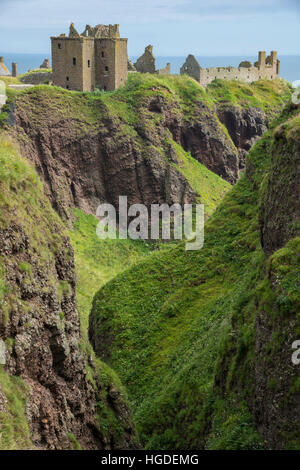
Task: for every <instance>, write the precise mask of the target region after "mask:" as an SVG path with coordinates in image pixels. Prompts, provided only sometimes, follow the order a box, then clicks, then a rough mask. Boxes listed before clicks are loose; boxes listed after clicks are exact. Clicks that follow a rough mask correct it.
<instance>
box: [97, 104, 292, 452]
mask: <svg viewBox="0 0 300 470" xmlns="http://www.w3.org/2000/svg"><path fill="white" fill-rule="evenodd" d="M299 128H300V121H299V109H294V108H293V106H291V107H287V109H286V110H285V111H284V112H283V114H282V115H281V116H280V118H278V120H277V121H275V122H273V123H272V125H271V130H270V131H268V132H267V133H266V134H265V135H264V136H263V137H262V138H261V139H260V141H259V142H257V143H256V144H255V146H254V147H253V148H252V149H251V150H250V153H249V156H248V157H247V164H246V171H245V173H244V174H243V176H242V178H241V179H240V180H239V181H238V183H237V184H236V185H235V186H234V187H233V189H232V190H231V191H230V192H229V193H228V194H227V195H226V197H225V199H224V201H223V202H222V203H221V204H220V205H219V207H218V208H217V210H216V211H215V213H214V214H213V215H212V216H211V218H210V219H209V221H208V222H207V223H206V226H205V243H204V246H203V248H202V249H201V250H199V251H196V252H193V253H189V252H186V251H185V249H184V246H177V247H175V248H174V247H173V248H170V249H169V250H168V251H166V252H164V253H156V254H155V255H152V256H151V257H149V258H148V259H147V258H146V259H145V260H143V261H142V262H140V263H139V264H137V265H135V266H134V268H131V269H129V270H128V271H126V272H125V273H122V275H120V276H117V277H116V278H115V279H113V280H112V281H111V282H109V283H107V284H106V285H105V286H104V287H103V288H102V289H100V290H99V292H98V293H97V295H96V296H95V298H94V303H93V309H92V313H91V316H90V329H89V333H90V339H91V342H92V344H93V346H94V348H95V350H96V352H97V354H98V355H99V356H100V357H103V358H105V359H106V360H107V361H108V362H109V363H110V364H111V365H112V367H114V368H115V370H117V371H118V372H119V373H120V375H121V378H122V380H123V383H124V384H125V385H126V386H127V389H128V393H129V398H130V401H131V403H132V406H133V411H134V416H135V422H136V424H137V428H138V431H139V434H140V436H141V439H142V442H143V444H144V445H145V447H146V448H147V449H157V448H164V449H174V448H179V449H195V448H196V449H252V450H254V449H299V445H300V435H299V425H298V416H299V412H300V410H299V403H300V400H299V393H300V392H299V378H300V368H299V365H297V364H295V363H293V362H292V354H293V348H292V344H293V342H294V341H296V340H299V331H300V330H299V311H300V295H299V292H300V285H299V268H300V264H299V243H300V238H299V235H300V231H299V196H298V197H297V195H299V161H298V159H299V153H298V144H299ZM281 196H282V197H281ZM124 325H126V328H124ZM103 340H105V341H106V342H107V343H109V344H110V349H109V351H107V349H105V348H103ZM128 350H130V354H128ZM124 364H126V367H125V368H124Z"/></svg>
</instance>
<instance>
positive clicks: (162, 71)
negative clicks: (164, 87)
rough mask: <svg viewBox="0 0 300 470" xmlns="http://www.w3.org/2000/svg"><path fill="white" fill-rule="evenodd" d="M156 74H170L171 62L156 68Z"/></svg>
mask: <svg viewBox="0 0 300 470" xmlns="http://www.w3.org/2000/svg"><path fill="white" fill-rule="evenodd" d="M157 73H158V75H171V64H170V62H168V63H167V65H166V66H165V67H164V68H162V69H159V70H157Z"/></svg>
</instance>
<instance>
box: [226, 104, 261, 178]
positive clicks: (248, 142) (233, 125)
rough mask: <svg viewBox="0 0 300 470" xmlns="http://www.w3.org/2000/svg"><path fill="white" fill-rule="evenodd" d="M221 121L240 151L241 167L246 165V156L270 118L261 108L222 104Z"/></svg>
mask: <svg viewBox="0 0 300 470" xmlns="http://www.w3.org/2000/svg"><path fill="white" fill-rule="evenodd" d="M218 116H219V119H220V121H221V122H222V123H223V124H224V125H225V127H226V128H227V130H228V132H229V135H230V137H231V139H232V141H233V143H234V145H235V146H236V148H237V149H238V152H239V168H240V169H243V168H244V167H245V159H246V158H245V157H246V155H247V152H248V151H249V150H250V148H251V147H252V145H253V144H254V143H255V142H256V141H257V140H258V139H259V137H261V136H262V135H263V133H264V132H265V131H266V130H267V126H268V120H267V118H266V117H265V115H264V113H263V112H262V110H261V109H259V108H251V107H250V108H248V109H242V108H239V107H237V106H222V107H220V108H219V110H218Z"/></svg>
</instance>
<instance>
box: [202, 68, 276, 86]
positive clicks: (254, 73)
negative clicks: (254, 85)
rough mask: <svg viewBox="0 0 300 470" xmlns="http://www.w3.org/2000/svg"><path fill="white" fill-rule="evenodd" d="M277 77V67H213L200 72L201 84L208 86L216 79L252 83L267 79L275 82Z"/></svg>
mask: <svg viewBox="0 0 300 470" xmlns="http://www.w3.org/2000/svg"><path fill="white" fill-rule="evenodd" d="M276 77H277V73H276V66H265V67H250V68H245V67H239V68H237V69H236V68H234V67H211V68H205V69H201V70H200V80H199V82H200V84H201V85H202V86H206V85H208V84H209V83H211V82H212V81H213V80H214V79H215V78H220V79H222V80H240V81H242V82H246V83H251V82H255V81H257V80H260V79H263V78H266V79H268V80H273V79H274V78H276Z"/></svg>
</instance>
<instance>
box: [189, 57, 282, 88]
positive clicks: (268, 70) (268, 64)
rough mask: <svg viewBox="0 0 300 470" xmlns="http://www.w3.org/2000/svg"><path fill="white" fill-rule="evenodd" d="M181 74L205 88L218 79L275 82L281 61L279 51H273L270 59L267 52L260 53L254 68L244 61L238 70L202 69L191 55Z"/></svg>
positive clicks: (223, 68)
mask: <svg viewBox="0 0 300 470" xmlns="http://www.w3.org/2000/svg"><path fill="white" fill-rule="evenodd" d="M180 73H181V75H184V74H186V75H189V76H190V77H193V78H194V79H195V80H197V82H199V83H200V84H201V85H202V86H204V87H205V86H207V85H208V84H209V83H211V82H212V81H213V80H215V79H216V78H220V79H222V80H240V81H242V82H246V83H251V82H255V81H257V80H261V79H267V80H274V79H275V78H277V77H279V73H280V61H279V60H278V59H277V51H272V52H271V54H270V55H269V56H268V57H266V53H265V51H260V52H259V53H258V61H257V62H255V64H254V65H253V66H252V64H251V62H248V61H243V62H241V63H240V65H239V67H238V68H234V67H230V66H229V67H211V68H202V67H201V66H200V64H199V63H198V61H197V60H196V58H195V57H194V56H193V55H191V54H190V55H189V56H188V57H187V59H186V61H185V63H184V64H183V66H182V67H181V69H180Z"/></svg>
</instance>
